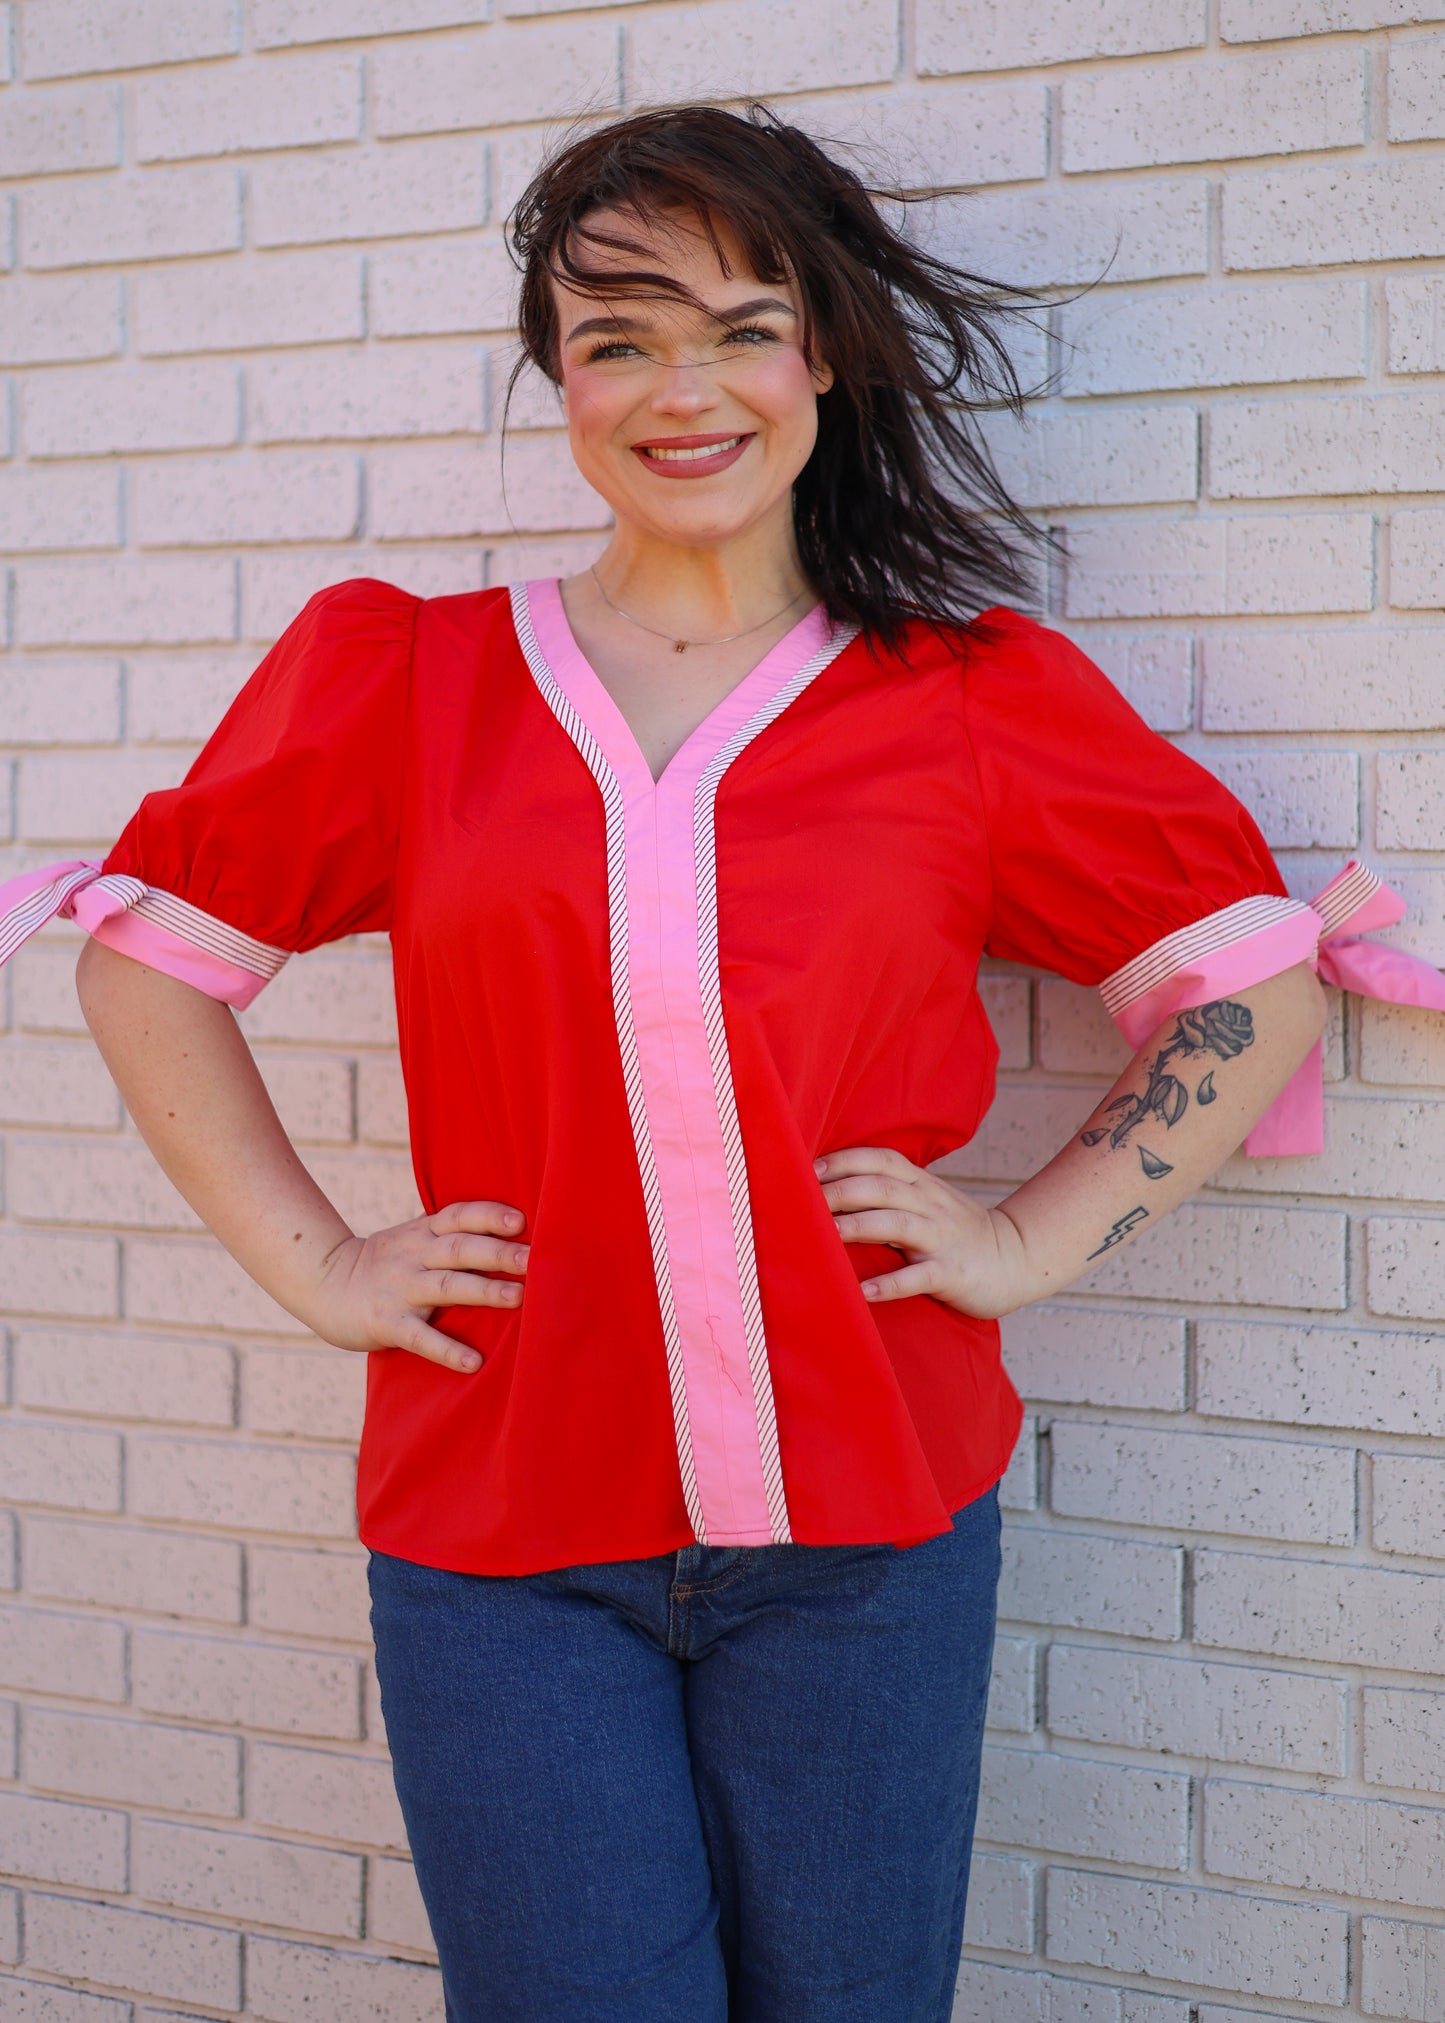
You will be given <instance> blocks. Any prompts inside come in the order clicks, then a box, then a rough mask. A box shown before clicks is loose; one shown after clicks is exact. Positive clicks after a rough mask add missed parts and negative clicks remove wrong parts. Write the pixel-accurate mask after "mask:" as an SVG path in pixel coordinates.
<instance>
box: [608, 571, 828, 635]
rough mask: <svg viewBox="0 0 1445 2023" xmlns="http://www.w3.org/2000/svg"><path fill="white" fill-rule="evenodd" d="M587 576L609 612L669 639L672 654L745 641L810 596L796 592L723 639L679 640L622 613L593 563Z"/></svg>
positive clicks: (645, 630) (669, 633)
mask: <svg viewBox="0 0 1445 2023" xmlns="http://www.w3.org/2000/svg"><path fill="white" fill-rule="evenodd" d="M588 574H589V575H590V576H591V578H592V581H593V582H594V583H595V584H596V585H597V590H598V594H599V596H600V597H601V599H602V602H603V603H604V604H605V605H606V606H607V608H608V610H609V611H615V612H616V613H617V616H618V617H619V618H625V619H626V620H627V622H628V624H629V625H635V626H636V627H637V629H638V631H639V632H650V633H651V634H652V636H653V638H654V639H670V640H671V641H672V650H673V652H674V653H686V652H687V649H688V648H689V647H690V646H731V645H732V642H733V641H734V640H735V639H746V638H747V637H748V635H749V633H753V632H761V631H762V629H763V627H764V626H765V625H775V624H776V623H777V621H778V620H779V619H780V618H781V617H782V615H783V612H784V611H791V610H792V608H793V606H794V605H795V604H796V603H797V602H798V600H799V598H801V597H806V596H808V595H809V594H810V593H809V592H808V591H807V590H806V589H803V590H799V591H796V592H795V593H794V595H793V596H791V597H790V598H789V599H788V601H787V603H786V604H784V605H783V606H782V607H781V609H779V610H777V611H775V612H774V613H773V614H772V616H771V618H760V619H759V620H758V622H757V624H756V625H748V626H745V627H744V629H743V630H742V631H741V632H730V633H728V635H727V637H726V638H724V639H679V638H678V637H677V636H676V634H675V633H672V632H659V631H658V629H657V627H656V626H655V625H644V624H643V622H642V620H641V619H640V618H634V617H633V615H632V613H631V612H630V611H624V610H623V608H622V606H621V605H620V604H614V603H613V602H612V599H611V598H610V597H609V596H608V595H607V592H606V591H605V590H604V589H603V588H602V578H601V577H600V576H599V575H598V574H597V567H596V564H595V563H594V564H592V565H590V566H589V569H588Z"/></svg>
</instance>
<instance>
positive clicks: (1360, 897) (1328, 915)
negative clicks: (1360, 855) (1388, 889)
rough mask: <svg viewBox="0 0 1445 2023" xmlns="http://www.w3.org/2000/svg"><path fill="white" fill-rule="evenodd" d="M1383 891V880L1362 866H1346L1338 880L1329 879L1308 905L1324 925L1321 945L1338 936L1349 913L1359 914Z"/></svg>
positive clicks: (1357, 864) (1356, 864)
mask: <svg viewBox="0 0 1445 2023" xmlns="http://www.w3.org/2000/svg"><path fill="white" fill-rule="evenodd" d="M1384 889H1385V881H1384V879H1383V878H1381V877H1379V876H1377V875H1376V873H1375V872H1373V871H1371V870H1368V869H1367V868H1366V866H1365V865H1363V864H1359V863H1354V864H1347V865H1346V866H1345V868H1344V870H1343V871H1342V872H1341V873H1340V875H1339V877H1338V878H1332V879H1331V880H1330V882H1329V884H1328V885H1327V886H1326V887H1325V889H1324V891H1323V892H1317V893H1316V894H1315V896H1314V898H1313V899H1312V900H1311V901H1310V905H1311V906H1312V907H1313V908H1314V910H1315V912H1316V913H1318V915H1319V916H1320V919H1321V920H1322V921H1323V922H1324V927H1323V928H1322V930H1321V932H1320V939H1321V941H1328V939H1329V937H1330V936H1331V935H1332V934H1336V933H1338V932H1339V930H1340V928H1341V927H1343V926H1344V924H1345V922H1346V921H1347V920H1348V919H1349V917H1350V915H1351V914H1352V913H1356V912H1358V911H1359V909H1360V907H1362V906H1363V905H1364V904H1365V901H1366V900H1367V899H1373V898H1374V896H1375V894H1376V893H1377V892H1380V891H1383V890H1384Z"/></svg>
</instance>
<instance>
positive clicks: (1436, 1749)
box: [1361, 1686, 1445, 1791]
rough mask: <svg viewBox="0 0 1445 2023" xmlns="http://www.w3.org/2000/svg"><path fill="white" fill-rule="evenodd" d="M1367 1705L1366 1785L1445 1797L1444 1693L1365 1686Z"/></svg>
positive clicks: (1364, 1770)
mask: <svg viewBox="0 0 1445 2023" xmlns="http://www.w3.org/2000/svg"><path fill="white" fill-rule="evenodd" d="M1363 1702H1364V1764H1363V1766H1362V1770H1361V1775H1362V1776H1363V1777H1364V1780H1365V1782H1366V1783H1367V1784H1393V1785H1397V1786H1400V1787H1402V1788H1404V1789H1406V1790H1413V1791H1445V1693H1415V1692H1410V1691H1407V1690H1406V1689H1404V1688H1401V1687H1398V1686H1367V1687H1366V1688H1365V1691H1364V1695H1363Z"/></svg>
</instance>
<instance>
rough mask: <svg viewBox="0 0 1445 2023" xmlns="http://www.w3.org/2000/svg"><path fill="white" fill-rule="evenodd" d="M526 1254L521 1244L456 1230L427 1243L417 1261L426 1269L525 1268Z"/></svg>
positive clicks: (528, 1253) (512, 1269) (523, 1269)
mask: <svg viewBox="0 0 1445 2023" xmlns="http://www.w3.org/2000/svg"><path fill="white" fill-rule="evenodd" d="M529 1255H530V1252H529V1249H528V1246H527V1245H526V1244H525V1243H508V1242H507V1240H506V1238H505V1237H500V1236H471V1235H469V1234H467V1233H466V1232H465V1231H463V1230H458V1231H456V1233H455V1234H454V1235H452V1236H439V1237H437V1238H436V1239H435V1240H434V1241H432V1242H429V1243H428V1244H427V1247H426V1250H425V1253H424V1254H423V1256H422V1260H421V1262H422V1267H423V1269H424V1270H426V1271H525V1270H526V1269H527V1259H528V1257H529Z"/></svg>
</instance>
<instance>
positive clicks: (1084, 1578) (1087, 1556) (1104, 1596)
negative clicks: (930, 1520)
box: [999, 1526, 1183, 1641]
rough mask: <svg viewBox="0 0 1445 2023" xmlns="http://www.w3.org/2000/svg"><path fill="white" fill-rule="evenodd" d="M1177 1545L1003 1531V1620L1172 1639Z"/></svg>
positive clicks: (1179, 1558)
mask: <svg viewBox="0 0 1445 2023" xmlns="http://www.w3.org/2000/svg"><path fill="white" fill-rule="evenodd" d="M1182 1579H1183V1555H1182V1553H1181V1552H1180V1551H1179V1549H1178V1547H1177V1546H1172V1545H1141V1544H1136V1543H1135V1542H1134V1541H1133V1540H1130V1539H1114V1538H1092V1537H1089V1536H1087V1535H1086V1534H1084V1533H1080V1532H1067V1531H1057V1530H1054V1529H1047V1530H1045V1529H1035V1528H1034V1527H1032V1526H1030V1527H1028V1528H1027V1529H1025V1528H1023V1527H1021V1526H1015V1527H1013V1528H1012V1529H1011V1530H1008V1531H1005V1533H1004V1541H1003V1585H1002V1590H1001V1592H1000V1596H999V1610H1000V1613H1001V1614H1002V1615H1003V1616H1004V1617H1006V1618H1007V1619H1009V1620H1010V1621H1014V1622H1024V1623H1053V1624H1056V1625H1057V1626H1058V1627H1059V1628H1061V1629H1070V1630H1081V1629H1094V1630H1105V1631H1108V1632H1109V1633H1110V1634H1112V1635H1115V1636H1126V1637H1149V1638H1154V1639H1160V1638H1162V1639H1164V1640H1166V1641H1167V1640H1169V1639H1172V1638H1175V1637H1177V1636H1178V1635H1179V1634H1180V1623H1181V1617H1180V1610H1181V1606H1182V1603H1181V1583H1182Z"/></svg>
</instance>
